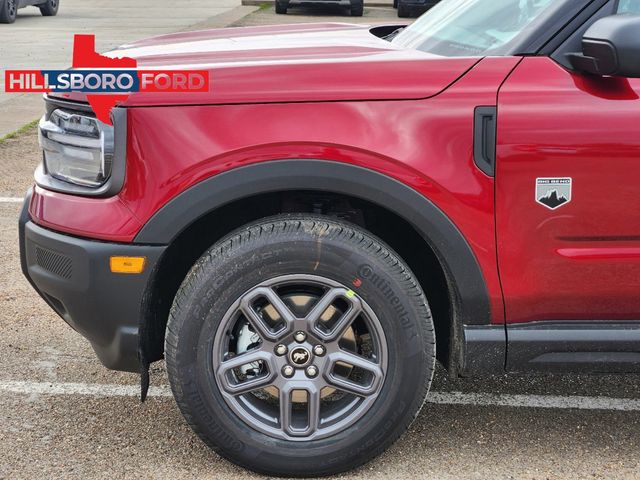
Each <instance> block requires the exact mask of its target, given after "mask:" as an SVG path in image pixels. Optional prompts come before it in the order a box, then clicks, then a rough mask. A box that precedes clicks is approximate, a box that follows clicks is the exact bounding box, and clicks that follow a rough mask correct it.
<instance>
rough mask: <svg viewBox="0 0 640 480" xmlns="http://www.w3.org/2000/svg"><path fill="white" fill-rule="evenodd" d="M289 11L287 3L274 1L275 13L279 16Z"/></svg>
mask: <svg viewBox="0 0 640 480" xmlns="http://www.w3.org/2000/svg"><path fill="white" fill-rule="evenodd" d="M288 9H289V2H281V1H279V0H276V13H277V14H279V15H286V14H287V10H288Z"/></svg>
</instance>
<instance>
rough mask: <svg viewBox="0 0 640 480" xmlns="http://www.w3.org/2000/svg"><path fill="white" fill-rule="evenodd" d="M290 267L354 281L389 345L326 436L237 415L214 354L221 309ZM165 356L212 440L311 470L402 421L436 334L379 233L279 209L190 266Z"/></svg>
mask: <svg viewBox="0 0 640 480" xmlns="http://www.w3.org/2000/svg"><path fill="white" fill-rule="evenodd" d="M292 273H293V274H299V275H301V276H311V275H313V276H322V277H323V278H329V279H331V281H333V282H337V283H336V284H340V285H344V286H345V287H344V288H347V287H346V286H349V287H350V288H352V289H353V290H349V292H351V293H352V294H353V295H355V296H356V297H358V298H360V299H362V301H363V302H364V303H366V304H367V305H368V306H369V307H370V309H371V311H373V312H375V315H376V318H377V319H379V322H378V324H379V325H380V326H381V328H382V329H383V332H384V338H385V339H386V340H385V342H384V343H385V344H386V348H387V350H386V351H385V355H386V357H387V360H386V361H385V368H386V373H385V375H384V380H383V381H381V383H380V384H379V385H380V386H379V393H377V394H376V395H377V396H376V397H375V400H373V403H371V404H370V406H369V407H368V408H369V409H368V410H366V413H364V414H363V415H362V416H361V417H358V418H357V420H354V422H355V423H353V424H352V425H350V426H349V428H346V429H345V430H340V431H337V432H336V433H335V434H334V435H332V436H328V437H326V438H320V439H308V440H306V439H305V441H291V440H287V439H281V438H274V437H273V436H270V435H267V434H265V433H262V432H261V431H259V430H258V429H255V428H252V427H251V426H249V425H248V423H247V422H245V421H243V420H242V419H241V418H240V416H238V415H237V414H236V413H234V410H232V408H230V406H229V404H228V403H227V401H226V400H225V397H224V395H223V393H224V392H223V391H222V389H221V388H219V386H218V383H217V381H218V380H216V377H215V375H214V373H213V370H214V367H213V366H212V363H213V361H212V360H211V359H212V358H215V356H212V355H213V354H212V352H214V350H212V349H213V348H214V346H213V343H214V338H221V337H216V334H218V335H221V336H222V338H225V339H228V338H229V337H228V336H225V335H227V334H229V333H230V331H229V330H227V329H226V328H225V329H223V330H224V331H218V330H219V327H220V325H221V322H223V321H224V319H223V316H225V318H229V317H228V313H227V314H225V312H228V309H229V308H233V305H237V304H238V302H239V299H241V298H245V297H243V295H245V293H246V292H248V291H251V289H252V288H254V286H256V285H258V284H260V282H264V281H273V280H269V279H273V278H274V277H277V278H281V277H280V276H281V275H289V274H292ZM314 278H315V277H314ZM353 291H355V293H354V292H353ZM319 298H321V297H319ZM296 335H297V333H296ZM231 338H234V337H233V336H232V337H231ZM227 341H228V340H227ZM311 341H315V340H313V339H312V340H311ZM314 351H315V350H314ZM290 352H291V354H292V353H293V351H292V350H291V351H290ZM386 352H388V354H387V353H386ZM165 356H166V365H167V372H168V376H169V380H170V382H171V388H172V390H173V393H174V396H175V399H176V402H177V404H178V406H179V407H180V410H181V411H182V413H183V415H184V417H185V419H186V420H187V422H188V423H189V425H190V426H191V428H193V430H194V431H195V432H196V433H197V434H198V435H199V436H200V438H201V439H202V440H203V441H204V442H205V443H206V444H207V445H209V446H210V447H211V448H212V449H214V450H215V451H216V452H218V453H219V454H220V455H222V456H223V457H225V458H227V459H229V460H230V461H232V462H234V463H237V464H239V465H241V466H244V467H246V468H249V469H251V470H254V471H256V472H260V473H264V474H268V475H277V476H289V475H293V476H316V475H330V474H335V473H338V472H343V471H346V470H349V469H352V468H355V467H357V466H359V465H361V464H364V463H366V462H367V461H369V460H371V459H372V458H374V457H375V456H377V455H379V454H380V453H381V452H383V451H384V450H385V449H386V448H387V447H389V446H390V445H391V444H392V443H393V442H395V441H396V440H397V439H398V437H399V436H400V435H401V434H402V433H404V432H405V431H406V429H407V428H408V427H409V425H410V424H411V422H412V421H413V420H414V418H415V417H416V416H417V414H418V412H419V411H420V408H421V406H422V404H423V403H424V400H425V398H426V395H427V392H428V390H429V387H430V384H431V378H432V375H433V369H434V364H435V337H434V330H433V323H432V320H431V314H430V311H429V307H428V305H427V301H426V299H425V297H424V294H423V293H422V291H421V289H420V287H419V285H418V282H417V281H416V280H415V277H414V276H413V274H412V273H411V271H410V270H409V268H408V267H407V266H406V265H405V264H404V262H403V261H402V260H401V259H400V258H399V257H398V256H397V255H396V254H395V253H394V252H393V251H392V250H391V249H390V248H389V247H388V246H386V245H385V244H384V243H383V242H382V241H380V240H379V239H377V238H375V237H373V236H372V235H370V234H368V233H366V232H365V231H363V230H361V229H360V228H358V227H356V226H353V225H351V224H347V223H343V222H341V221H337V220H334V219H330V218H328V217H323V216H313V215H281V216H277V217H272V218H267V219H264V220H261V221H258V222H255V223H253V224H250V225H248V226H246V227H244V228H241V229H240V230H238V231H236V232H235V233H233V234H231V235H229V236H228V237H226V238H225V239H222V240H221V241H219V242H218V243H216V244H215V245H214V246H212V247H211V248H210V249H209V250H208V251H207V252H206V253H205V254H204V255H203V256H202V257H201V258H200V259H199V260H198V262H197V263H196V264H195V265H194V266H193V268H192V269H191V271H190V272H189V273H188V275H187V277H186V279H185V280H184V282H183V283H182V285H181V287H180V289H179V290H178V293H177V294H176V297H175V299H174V302H173V306H172V308H171V312H170V315H169V320H168V325H167V333H166V342H165ZM232 358H234V357H233V356H232ZM280 358H283V357H280ZM327 358H328V357H327ZM314 360H318V361H321V359H320V358H314ZM294 361H295V360H294ZM276 371H277V370H276ZM300 373H303V372H300ZM218 375H220V374H218ZM218 378H219V377H218ZM285 381H286V380H285Z"/></svg>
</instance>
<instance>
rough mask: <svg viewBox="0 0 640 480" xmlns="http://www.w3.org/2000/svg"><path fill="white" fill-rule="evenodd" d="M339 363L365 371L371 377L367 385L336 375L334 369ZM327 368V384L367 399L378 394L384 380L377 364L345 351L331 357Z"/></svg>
mask: <svg viewBox="0 0 640 480" xmlns="http://www.w3.org/2000/svg"><path fill="white" fill-rule="evenodd" d="M338 362H340V363H344V364H347V365H350V366H352V367H356V368H359V369H361V370H364V371H365V372H366V373H367V374H368V377H369V378H368V379H367V381H366V383H364V384H362V383H358V382H355V381H353V380H351V379H348V378H345V377H343V376H340V375H336V374H335V373H334V368H335V365H336V363H338ZM327 366H328V368H327V371H326V372H325V379H326V381H327V383H329V384H330V385H331V386H333V387H336V388H338V389H340V390H344V391H346V392H349V393H353V394H355V395H359V396H362V397H367V396H369V395H372V394H374V393H376V390H377V389H378V387H379V386H380V383H381V382H382V380H383V379H384V374H383V372H382V369H381V368H380V366H379V365H378V364H377V363H374V362H372V361H371V360H368V359H366V358H364V357H361V356H360V355H356V354H354V353H350V352H346V351H344V350H340V351H338V352H334V353H332V354H331V355H329V362H328V363H327Z"/></svg>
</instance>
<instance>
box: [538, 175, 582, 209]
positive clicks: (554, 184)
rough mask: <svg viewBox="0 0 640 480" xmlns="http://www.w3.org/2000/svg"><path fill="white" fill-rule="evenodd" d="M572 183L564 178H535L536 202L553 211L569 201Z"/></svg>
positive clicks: (567, 178)
mask: <svg viewBox="0 0 640 480" xmlns="http://www.w3.org/2000/svg"><path fill="white" fill-rule="evenodd" d="M572 183H573V181H572V179H571V178H569V177H565V178H536V202H538V203H539V204H540V205H544V206H545V207H547V208H549V209H551V210H555V209H556V208H560V207H561V206H563V205H566V204H567V203H569V202H570V201H571V185H572Z"/></svg>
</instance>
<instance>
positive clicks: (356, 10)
mask: <svg viewBox="0 0 640 480" xmlns="http://www.w3.org/2000/svg"><path fill="white" fill-rule="evenodd" d="M363 14H364V0H351V16H352V17H361V16H362V15H363Z"/></svg>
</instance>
